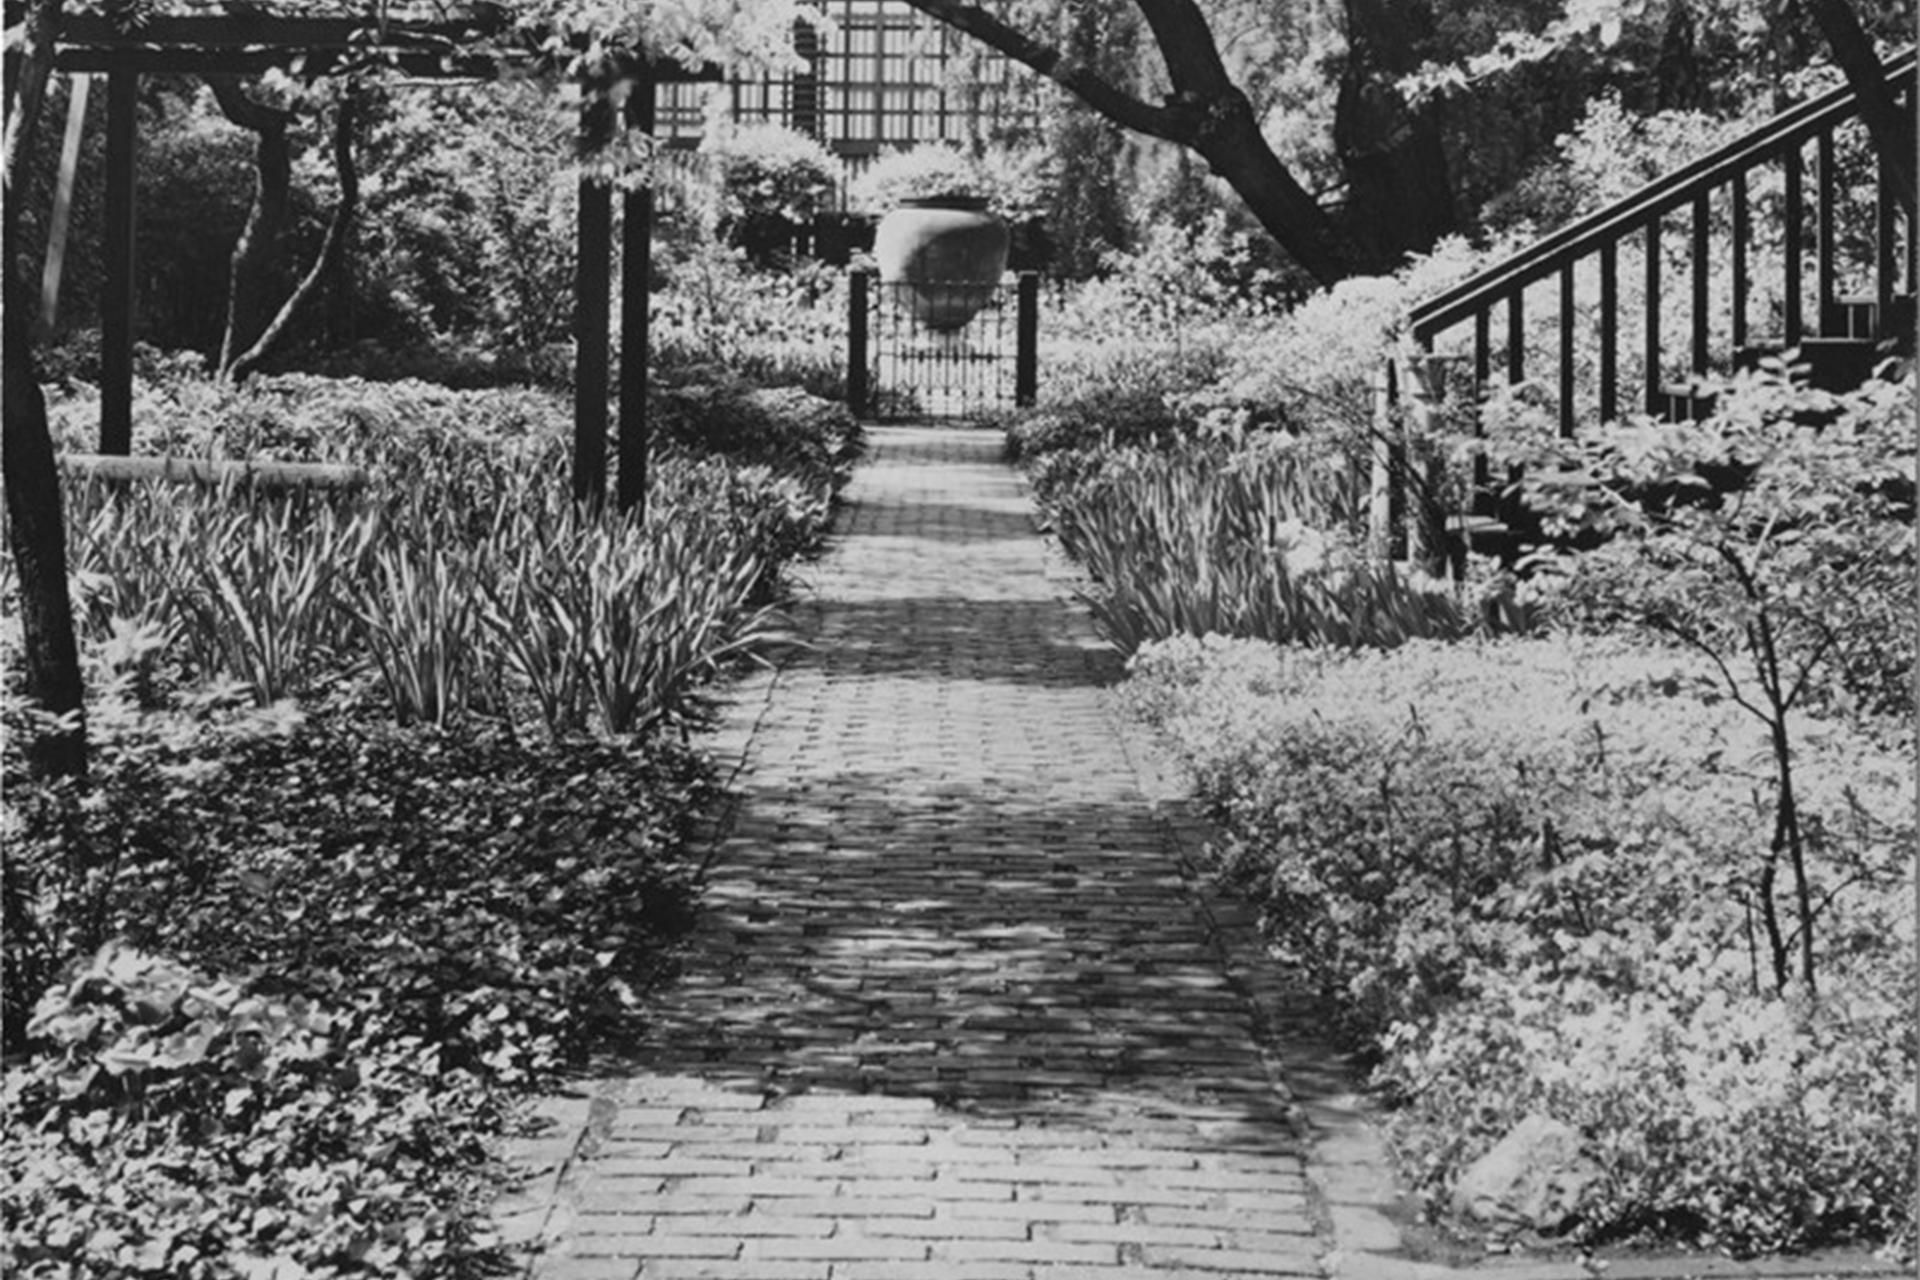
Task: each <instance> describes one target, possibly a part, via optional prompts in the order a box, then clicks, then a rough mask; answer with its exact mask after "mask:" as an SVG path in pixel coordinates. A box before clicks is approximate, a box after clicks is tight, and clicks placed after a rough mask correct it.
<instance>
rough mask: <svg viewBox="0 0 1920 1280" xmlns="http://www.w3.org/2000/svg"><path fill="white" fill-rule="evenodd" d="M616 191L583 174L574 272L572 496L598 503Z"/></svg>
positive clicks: (596, 104)
mask: <svg viewBox="0 0 1920 1280" xmlns="http://www.w3.org/2000/svg"><path fill="white" fill-rule="evenodd" d="M606 110H607V104H606V100H605V99H604V98H595V99H589V101H588V102H587V103H586V104H585V105H583V106H582V107H581V109H580V122H581V125H580V127H581V134H582V138H583V143H584V141H585V140H587V139H592V138H594V137H596V136H597V135H596V134H595V133H594V130H593V124H594V123H595V116H596V114H597V113H601V112H605V111H606ZM612 271H613V190H612V188H610V187H609V186H608V185H607V184H606V183H604V182H596V181H594V180H592V179H591V178H585V177H583V178H581V179H580V212H579V254H578V259H577V261H576V263H575V267H574V276H573V288H574V297H573V343H574V354H573V497H574V501H576V502H586V503H592V504H594V505H598V504H600V503H601V502H604V501H605V500H606V494H607V391H608V385H607V384H608V375H609V370H608V364H609V362H610V361H609V355H610V353H609V350H608V346H609V342H610V340H611V334H610V328H611V325H610V321H611V311H612V305H613V304H612V291H613V284H612V280H611V278H610V277H611V275H612Z"/></svg>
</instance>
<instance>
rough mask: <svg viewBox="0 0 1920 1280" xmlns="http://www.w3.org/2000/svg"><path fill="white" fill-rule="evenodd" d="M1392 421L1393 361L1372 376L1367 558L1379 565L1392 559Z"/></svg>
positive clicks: (1395, 438) (1395, 439) (1385, 362)
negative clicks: (1371, 434) (1371, 461)
mask: <svg viewBox="0 0 1920 1280" xmlns="http://www.w3.org/2000/svg"><path fill="white" fill-rule="evenodd" d="M1395 419H1396V415H1395V412H1394V366H1393V361H1392V360H1383V361H1381V362H1380V367H1379V368H1378V369H1376V370H1374V374H1373V449H1372V459H1373V467H1372V475H1371V476H1370V477H1369V484H1368V487H1367V557H1368V559H1370V560H1372V561H1373V563H1375V564H1380V565H1384V564H1386V563H1387V562H1388V561H1389V560H1391V559H1392V558H1393V476H1394V465H1393V463H1394V457H1393V455H1394V448H1395V445H1396V444H1397V442H1398V433H1397V432H1396V431H1395V428H1394V424H1395Z"/></svg>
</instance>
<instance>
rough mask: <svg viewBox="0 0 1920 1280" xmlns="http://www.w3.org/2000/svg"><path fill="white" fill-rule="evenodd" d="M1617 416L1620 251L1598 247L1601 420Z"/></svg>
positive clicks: (1614, 244)
mask: <svg viewBox="0 0 1920 1280" xmlns="http://www.w3.org/2000/svg"><path fill="white" fill-rule="evenodd" d="M1619 416H1620V253H1619V244H1618V242H1616V241H1613V240H1609V241H1607V242H1606V243H1605V244H1603V245H1601V246H1600V421H1602V422H1612V421H1613V420H1614V419H1615V418H1617V417H1619Z"/></svg>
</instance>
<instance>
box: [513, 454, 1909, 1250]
mask: <svg viewBox="0 0 1920 1280" xmlns="http://www.w3.org/2000/svg"><path fill="white" fill-rule="evenodd" d="M999 450H1000V440H999V437H998V435H997V434H992V433H984V432H981V433H970V432H959V431H935V430H930V429H926V428H903V429H892V430H881V431H876V432H875V433H874V453H873V456H872V458H871V459H870V461H869V463H868V464H867V465H866V466H865V467H863V468H862V470H861V472H860V475H859V477H858V478H857V480H856V482H855V485H854V487H853V489H852V491H851V493H850V498H851V500H852V505H851V507H850V509H849V510H848V511H847V512H846V513H845V515H844V517H843V521H842V527H843V529H844V533H843V534H842V536H841V537H840V538H839V539H838V540H837V545H836V549H835V551H834V552H833V553H832V554H831V555H830V556H829V557H828V558H827V559H826V560H825V561H824V562H823V563H822V564H821V565H820V566H818V567H817V571H816V573H815V574H814V583H813V585H814V587H815V590H814V591H813V592H812V593H811V596H810V601H809V603H808V604H807V605H806V606H805V607H804V608H803V609H802V610H801V621H802V623H803V625H804V628H805V630H806V632H807V633H808V635H809V637H810V638H811V640H812V641H813V643H814V645H815V646H816V649H815V651H814V652H813V653H812V654H811V655H810V656H809V657H808V658H806V659H805V660H802V661H799V662H797V663H795V664H794V665H792V666H790V667H788V668H787V669H786V670H785V671H783V672H782V673H781V674H780V675H779V676H778V678H777V679H775V678H765V679H762V680H760V681H757V682H754V683H751V684H749V685H748V686H746V687H745V689H744V690H742V692H741V696H740V697H739V698H738V699H737V700H736V705H735V706H734V709H733V711H732V713H731V715H730V717H729V720H728V723H727V725H726V726H725V727H724V728H723V730H722V732H721V734H719V735H718V736H717V738H716V741H717V743H718V745H719V747H720V749H721V753H722V755H723V756H726V755H734V756H735V757H736V758H737V759H738V760H739V761H740V771H739V773H738V775H737V777H736V790H737V792H738V793H739V797H740V799H739V803H738V805H737V807H736V812H735V819H734V821H733V822H732V823H731V824H730V825H729V826H728V827H727V829H726V832H725V837H724V839H723V840H722V841H721V843H720V844H719V846H718V847H717V849H716V850H715V859H714V863H713V867H712V871H711V874H710V876H709V879H708V883H707V891H706V897H705V902H706V913H705V916H704V922H703V924H702V925H701V927H700V928H699V929H698V930H697V932H696V934H695V937H694V939H693V941H692V943H691V946H690V950H689V953H688V955H687V957H686V962H685V966H684V969H685V976H684V977H683V978H682V979H681V980H680V981H679V982H678V983H677V984H676V985H674V986H672V987H670V988H668V989H666V990H664V991H661V992H658V993H655V994H654V995H653V996H651V997H650V1006H649V1007H650V1009H652V1010H653V1012H654V1014H655V1021H654V1023H653V1025H652V1028H651V1031H650V1033H649V1035H648V1038H647V1039H646V1041H645V1042H644V1043H642V1044H641V1045H639V1046H636V1047H635V1048H634V1049H633V1051H632V1052H631V1053H629V1054H625V1055H623V1057H622V1060H621V1074H619V1075H617V1076H615V1077H612V1078H608V1079H604V1080H599V1081H595V1082H592V1083H590V1084H588V1085H586V1086H585V1087H583V1088H582V1089H581V1090H579V1091H578V1092H576V1093H575V1094H573V1095H570V1096H568V1097H564V1098H554V1099H552V1100H550V1102H549V1104H548V1105H547V1106H546V1107H545V1108H543V1110H545V1111H546V1112H547V1114H548V1116H549V1118H550V1119H552V1120H553V1121H554V1124H553V1127H552V1128H551V1129H550V1130H549V1131H548V1133H547V1136H545V1137H544V1138H542V1139H539V1140H530V1141H524V1142H522V1143H520V1144H519V1145H518V1147H517V1149H516V1150H515V1151H514V1152H512V1153H511V1154H512V1155H513V1156H514V1157H515V1158H516V1159H517V1160H518V1161H519V1162H520V1163H522V1164H523V1165H524V1166H525V1167H527V1168H529V1169H530V1170H533V1171H535V1172H536V1174H537V1175H538V1176H536V1177H534V1178H532V1179H531V1180H530V1182H529V1184H528V1187H527V1188H526V1190H525V1191H524V1192H523V1193H521V1194H519V1195H517V1196H516V1197H515V1198H513V1199H512V1200H510V1201H507V1202H503V1203H502V1204H501V1205H500V1206H499V1210H498V1215H497V1220H498V1221H499V1223H500V1225H501V1227H502V1229H503V1233H504V1234H505V1235H506V1236H507V1237H508V1238H509V1239H510V1240H515V1241H518V1242H520V1243H521V1244H523V1245H524V1246H525V1247H526V1248H527V1257H528V1258H529V1261H528V1266H527V1272H526V1274H527V1275H528V1277H529V1278H530V1280H660V1278H664V1277H693V1276H711V1277H732V1278H736V1280H750V1278H755V1277H758V1278H764V1280H788V1278H789V1277H791V1278H793V1280H861V1278H863V1277H873V1278H874V1280H918V1278H920V1277H939V1278H940V1280H974V1278H977V1280H1037V1278H1040V1277H1049V1278H1055V1277H1057V1278H1058V1280H1108V1278H1109V1277H1116V1278H1117V1277H1130V1278H1134V1280H1167V1278H1168V1277H1177V1276H1187V1277H1196V1278H1199V1280H1230V1278H1231V1277H1235V1276H1247V1277H1272V1276H1320V1275H1331V1276H1336V1277H1338V1278H1339V1280H1582V1277H1586V1276H1590V1275H1592V1274H1594V1273H1593V1272H1592V1271H1590V1270H1589V1269H1588V1268H1587V1267H1585V1266H1584V1265H1582V1264H1581V1263H1580V1262H1579V1261H1577V1260H1574V1259H1561V1260H1555V1261H1549V1260H1548V1259H1545V1258H1536V1259H1523V1258H1515V1259H1510V1260H1504V1261H1503V1260H1494V1259H1488V1260H1485V1261H1483V1262H1482V1263H1481V1264H1480V1265H1478V1266H1473V1267H1468V1268H1465V1269H1459V1268H1453V1267H1448V1266H1444V1265H1437V1264H1435V1263H1433V1262H1425V1261H1419V1260H1416V1258H1414V1257H1410V1256H1408V1254H1407V1253H1405V1252H1404V1251H1403V1248H1402V1246H1403V1243H1404V1242H1403V1241H1402V1239H1401V1236H1400V1234H1399V1232H1398V1230H1397V1228H1396V1227H1395V1226H1394V1224H1393V1222H1392V1221H1391V1220H1390V1219H1389V1217H1388V1216H1386V1214H1385V1213H1384V1212H1383V1210H1384V1209H1386V1208H1387V1207H1388V1206H1389V1205H1390V1204H1391V1203H1392V1202H1393V1201H1394V1198H1395V1189H1394V1187H1393V1185H1392V1180H1391V1178H1390V1176H1389V1175H1388V1174H1387V1172H1386V1169H1385V1161H1384V1152H1383V1150H1382V1148H1381V1144H1380V1141H1379V1136H1378V1133H1377V1131H1376V1130H1374V1128H1373V1127H1372V1125H1371V1124H1370V1123H1369V1122H1368V1120H1367V1115H1366V1108H1365V1106H1364V1104H1363V1103H1362V1102H1361V1101H1360V1100H1359V1099H1357V1098H1356V1097H1355V1096H1354V1095H1353V1094H1352V1092H1351V1089H1352V1085H1351V1078H1350V1076H1349V1075H1348V1073H1346V1072H1345V1070H1344V1069H1343V1067H1342V1064H1341V1063H1340V1062H1339V1060H1338V1059H1337V1057H1336V1056H1335V1055H1332V1054H1330V1053H1329V1052H1328V1051H1327V1050H1326V1049H1325V1047H1324V1046H1323V1045H1320V1044H1317V1043H1316V1042H1315V1041H1314V1039H1313V1035H1314V1025H1315V1020H1314V1018H1313V1017H1312V1015H1311V1013H1310V1011H1309V1009H1308V1008H1307V1007H1305V1006H1304V1005H1303V1003H1302V1001H1301V998H1300V997H1299V996H1298V994H1297V993H1294V992H1291V991H1290V990H1289V989H1288V986H1287V978H1286V975H1285V974H1284V973H1281V972H1279V971H1278V968H1277V966H1274V965H1272V964H1271V962H1269V961H1268V960H1266V958H1265V957H1264V955H1263V954H1262V948H1261V947H1260V945H1259V943H1258V940H1257V938H1256V937H1255V936H1254V933H1253V931H1252V927H1251V921H1250V920H1249V919H1248V918H1247V913H1246V912H1245V909H1244V908H1238V909H1236V908H1234V907H1231V906H1228V905H1225V904H1221V903H1218V902H1210V901H1208V899H1207V897H1206V896H1205V895H1204V893H1201V892H1198V891H1197V890H1196V886H1194V885H1193V884H1191V883H1190V882H1188V880H1187V879H1186V878H1185V877H1183V874H1182V866H1183V862H1182V859H1181V857H1180V854H1179V849H1180V848H1181V847H1182V846H1183V844H1184V843H1185V842H1187V841H1189V840H1191V839H1192V838H1193V833H1192V831H1191V830H1190V827H1189V824H1188V823H1187V822H1186V820H1184V819H1182V818H1181V816H1180V810H1179V806H1177V805H1172V806H1167V805H1163V804H1157V803H1150V801H1164V800H1166V799H1167V798H1168V797H1169V796H1170V795H1171V793H1172V788H1170V787H1169V785H1168V783H1167V782H1166V780H1165V779H1164V778H1163V777H1161V776H1160V775H1158V774H1157V772H1156V771H1155V770H1154V769H1153V767H1152V762H1151V760H1150V759H1148V758H1146V756H1145V755H1136V756H1131V757H1130V755H1129V752H1128V745H1127V743H1126V740H1125V738H1124V737H1123V732H1124V729H1123V724H1122V722H1121V721H1120V720H1119V718H1118V717H1117V716H1116V715H1115V714H1114V713H1113V711H1112V710H1111V709H1110V707H1109V705H1108V702H1107V696H1106V694H1105V693H1104V692H1103V689H1104V687H1105V686H1106V685H1108V684H1110V683H1111V682H1112V681H1113V680H1114V679H1115V678H1116V677H1117V676H1118V674H1119V669H1118V661H1117V659H1116V658H1115V657H1114V656H1113V655H1112V654H1111V652H1110V651H1108V650H1107V649H1106V648H1105V647H1104V646H1102V645H1101V644H1100V643H1099V642H1098V640H1097V639H1096V637H1095V635H1094V633H1093V631H1092V628H1091V625H1090V624H1089V623H1088V621H1087V620H1086V618H1085V616H1084V614H1083V613H1082V612H1081V611H1080V610H1079V609H1078V608H1077V607H1075V606H1073V605H1070V604H1068V603H1066V602H1065V601H1064V600H1063V597H1064V596H1065V595H1066V594H1067V593H1066V591H1065V586H1064V583H1063V582H1061V581H1060V580H1058V578H1056V577H1055V576H1052V575H1050V574H1049V573H1048V559H1047V552H1046V548H1045V545H1044V543H1043V542H1042V540H1041V539H1039V538H1038V537H1037V536H1035V534H1034V532H1033V527H1032V524H1031V521H1030V519H1029V516H1028V510H1029V507H1028V502H1027V497H1026V494H1025V492H1024V490H1023V489H1022V488H1021V486H1020V484H1019V482H1018V481H1017V480H1016V478H1015V477H1014V474H1013V473H1012V472H1011V471H1010V470H1009V469H1008V468H1006V467H1005V466H1003V465H1001V464H1000V463H999V460H998V458H999ZM1263 1047H1264V1048H1263ZM1276 1050H1277V1051H1278V1054H1279V1055H1280V1057H1281V1058H1282V1059H1284V1061H1285V1064H1286V1077H1287V1085H1288V1086H1290V1087H1291V1091H1290V1090H1289V1088H1286V1087H1282V1086H1281V1085H1280V1084H1279V1082H1278V1080H1277V1077H1276V1071H1275V1067H1274V1064H1273V1061H1272V1058H1271V1056H1270V1055H1272V1054H1273V1053H1274V1052H1275V1051H1276ZM1290 1099H1291V1100H1290ZM1304 1135H1310V1136H1311V1140H1310V1141H1309V1140H1308V1138H1307V1137H1306V1136H1304ZM1608 1274H1609V1275H1612V1276H1615V1277H1616V1280H1679V1278H1682V1277H1696V1276H1697V1277H1716V1278H1719V1277H1725V1278H1729V1280H1731V1278H1732V1277H1748V1278H1752V1277H1762V1276H1764V1277H1770V1278H1773V1280H1780V1278H1784V1277H1795V1278H1801V1280H1804V1278H1805V1277H1809V1276H1818V1275H1827V1276H1849V1277H1860V1276H1867V1275H1890V1274H1895V1271H1894V1269H1893V1268H1892V1267H1891V1266H1890V1264H1885V1265H1883V1264H1881V1263H1880V1262H1879V1261H1878V1260H1876V1259H1872V1258H1867V1257H1863V1256H1854V1255H1833V1256H1828V1257H1822V1258H1818V1259H1798V1260H1795V1259H1773V1260H1761V1261H1759V1262H1757V1263H1751V1264H1745V1263H1734V1262H1730V1261H1728V1260H1725V1259H1715V1258H1701V1257H1698V1256H1675V1257H1652V1258H1634V1257H1625V1258H1620V1259H1615V1260H1613V1261H1612V1263H1611V1267H1610V1270H1609V1271H1608Z"/></svg>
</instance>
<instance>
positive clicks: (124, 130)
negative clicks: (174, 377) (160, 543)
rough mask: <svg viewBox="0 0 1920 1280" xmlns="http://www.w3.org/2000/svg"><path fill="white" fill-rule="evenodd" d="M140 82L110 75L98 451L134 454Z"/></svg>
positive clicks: (131, 75)
mask: <svg viewBox="0 0 1920 1280" xmlns="http://www.w3.org/2000/svg"><path fill="white" fill-rule="evenodd" d="M139 93H140V78H139V76H138V75H136V74H135V73H133V72H131V71H118V72H115V73H114V74H112V75H110V76H108V77H107V189H106V194H105V199H104V202H103V203H104V206H105V208H104V211H103V212H104V218H103V227H102V239H103V243H102V245H101V253H100V257H101V264H102V266H103V268H104V274H105V277H106V278H105V281H104V283H103V284H102V286H101V290H100V452H102V453H118V454H125V453H130V452H132V450H133V322H134V310H135V307H136V306H137V305H138V302H139V298H138V296H137V292H136V288H135V284H134V271H133V260H134V227H135V222H136V219H135V211H134V203H135V185H136V184H135V180H134V179H135V175H134V154H133V152H134V141H135V140H134V116H135V111H134V108H135V107H136V105H137V104H138V98H139Z"/></svg>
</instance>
